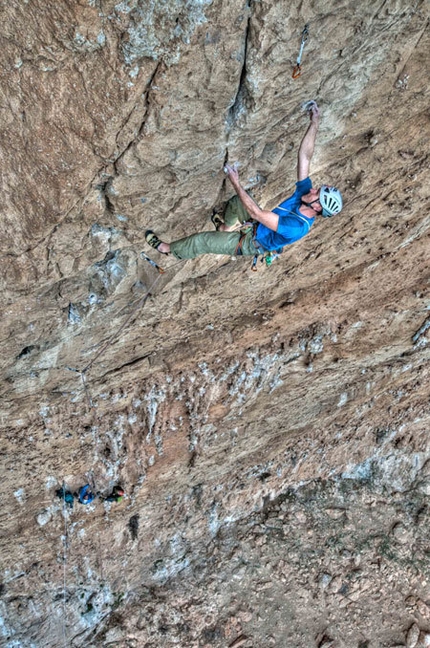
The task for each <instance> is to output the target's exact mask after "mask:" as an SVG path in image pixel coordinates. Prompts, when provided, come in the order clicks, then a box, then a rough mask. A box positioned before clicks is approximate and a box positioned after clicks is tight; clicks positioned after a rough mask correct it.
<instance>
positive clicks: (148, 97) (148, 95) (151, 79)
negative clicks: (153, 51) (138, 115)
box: [136, 61, 163, 139]
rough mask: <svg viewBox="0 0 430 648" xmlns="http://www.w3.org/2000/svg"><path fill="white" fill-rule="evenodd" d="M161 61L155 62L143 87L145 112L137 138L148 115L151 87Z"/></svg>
mask: <svg viewBox="0 0 430 648" xmlns="http://www.w3.org/2000/svg"><path fill="white" fill-rule="evenodd" d="M162 63H163V62H162V61H159V63H158V64H157V66H156V68H155V70H154V71H153V73H152V74H151V77H150V79H149V81H148V83H147V84H146V88H145V92H144V95H145V113H144V115H143V120H142V123H141V125H140V127H139V130H138V133H137V138H136V139H139V138H140V137H142V134H143V129H144V128H145V124H146V118H147V116H148V113H149V109H150V107H151V89H152V86H153V84H154V81H155V78H156V76H157V74H158V71H159V69H160V67H161V65H162Z"/></svg>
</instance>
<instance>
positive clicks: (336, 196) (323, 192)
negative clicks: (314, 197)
mask: <svg viewBox="0 0 430 648" xmlns="http://www.w3.org/2000/svg"><path fill="white" fill-rule="evenodd" d="M319 201H320V203H321V207H322V215H323V216H324V217H325V218H330V217H331V216H334V215H335V214H338V213H339V212H340V210H341V209H342V207H343V202H342V196H341V194H340V191H339V189H336V187H329V186H327V185H323V186H322V187H321V189H320V197H319Z"/></svg>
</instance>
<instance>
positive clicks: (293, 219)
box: [145, 101, 342, 259]
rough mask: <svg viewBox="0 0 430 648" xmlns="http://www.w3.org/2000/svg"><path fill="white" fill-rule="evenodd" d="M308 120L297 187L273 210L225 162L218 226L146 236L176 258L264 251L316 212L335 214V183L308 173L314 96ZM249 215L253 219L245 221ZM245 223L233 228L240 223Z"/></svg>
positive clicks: (305, 226)
mask: <svg viewBox="0 0 430 648" xmlns="http://www.w3.org/2000/svg"><path fill="white" fill-rule="evenodd" d="M309 115H310V124H309V126H308V128H307V130H306V133H305V135H304V137H303V139H302V141H301V144H300V147H299V152H298V165H297V180H298V181H297V183H296V191H295V192H294V194H293V195H292V196H290V197H289V198H287V200H284V201H283V202H282V203H281V204H280V205H279V206H278V207H275V209H273V210H272V211H267V210H265V209H260V207H259V206H258V205H257V204H256V203H255V202H254V200H253V199H252V197H251V196H250V195H249V194H248V193H247V192H246V191H245V189H244V188H243V187H242V185H241V183H240V181H239V174H238V172H237V169H236V167H235V166H234V165H233V166H230V165H227V166H226V167H225V171H226V173H227V175H228V178H229V180H230V182H231V184H232V185H233V187H234V189H235V190H236V194H237V195H236V196H233V198H231V199H230V200H229V201H228V203H227V205H226V209H225V212H224V220H223V219H221V218H220V216H219V214H216V213H214V214H213V216H212V222H213V224H214V225H215V229H216V230H217V231H216V232H200V233H199V234H192V235H191V236H186V237H185V238H182V239H180V240H178V241H173V242H172V243H170V244H169V243H165V242H164V241H162V240H161V239H159V238H158V236H157V235H156V234H155V233H154V232H153V231H152V230H147V232H146V233H145V240H146V242H147V243H148V244H149V245H150V246H151V247H153V248H154V249H156V250H157V251H158V252H160V253H162V254H169V252H172V254H173V255H174V256H175V257H176V258H177V259H194V258H195V257H197V256H199V255H200V254H210V253H212V254H229V255H236V256H241V255H252V256H255V255H257V254H259V255H266V254H267V253H268V252H270V251H279V250H280V249H282V248H283V247H284V246H285V245H289V244H291V243H294V242H295V241H298V240H299V239H300V238H302V237H303V236H305V235H306V234H307V233H308V232H309V230H310V228H311V226H312V224H313V223H314V220H315V217H316V216H318V214H321V215H322V216H324V217H330V216H334V215H335V214H338V213H339V212H340V210H341V209H342V197H341V195H340V192H339V191H338V190H337V189H336V188H335V187H330V186H327V185H322V187H321V188H320V189H314V188H313V187H312V181H311V179H310V178H309V168H310V161H311V158H312V155H313V152H314V147H315V140H316V135H317V131H318V126H319V121H320V110H319V108H318V105H317V104H316V102H315V101H311V102H309ZM250 220H251V222H249V221H250ZM240 224H241V225H242V227H246V229H244V230H242V229H239V230H237V226H238V225H240Z"/></svg>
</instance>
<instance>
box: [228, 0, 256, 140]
mask: <svg viewBox="0 0 430 648" xmlns="http://www.w3.org/2000/svg"><path fill="white" fill-rule="evenodd" d="M246 11H247V12H248V19H247V23H246V29H245V36H244V45H243V61H242V69H241V72H240V77H239V86H238V89H237V92H236V96H235V98H234V101H233V104H232V105H231V107H230V108H229V111H228V115H227V127H228V131H230V130H231V129H232V128H233V127H234V126H235V124H236V123H237V121H238V119H239V118H240V116H241V115H242V114H243V113H244V112H245V111H246V109H247V103H248V102H249V100H250V94H249V90H248V87H247V83H246V76H247V56H248V49H249V32H250V27H251V18H252V14H251V0H248V2H247V4H246Z"/></svg>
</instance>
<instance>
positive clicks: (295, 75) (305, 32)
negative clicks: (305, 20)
mask: <svg viewBox="0 0 430 648" xmlns="http://www.w3.org/2000/svg"><path fill="white" fill-rule="evenodd" d="M308 37H309V26H308V25H305V28H304V29H303V31H302V41H301V43H300V51H299V55H298V57H297V64H296V66H295V67H294V70H293V74H292V77H293V79H298V78H299V76H300V75H301V73H302V68H301V66H300V64H301V62H302V55H303V50H304V49H305V45H306V42H307V40H308Z"/></svg>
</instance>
